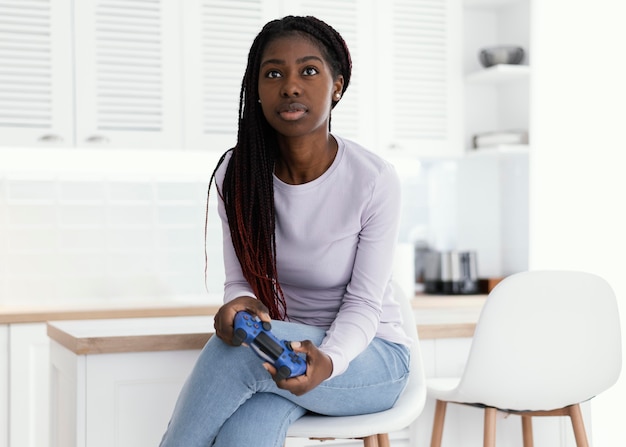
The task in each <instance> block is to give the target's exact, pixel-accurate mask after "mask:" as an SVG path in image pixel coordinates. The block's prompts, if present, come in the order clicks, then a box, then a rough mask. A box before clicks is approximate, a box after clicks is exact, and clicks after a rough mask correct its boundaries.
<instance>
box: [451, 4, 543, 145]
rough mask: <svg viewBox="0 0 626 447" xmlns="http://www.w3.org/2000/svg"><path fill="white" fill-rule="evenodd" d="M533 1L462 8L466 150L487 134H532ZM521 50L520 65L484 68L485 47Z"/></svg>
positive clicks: (467, 5)
mask: <svg viewBox="0 0 626 447" xmlns="http://www.w3.org/2000/svg"><path fill="white" fill-rule="evenodd" d="M529 3H530V2H529V0H465V1H464V3H463V6H464V8H463V18H464V20H463V46H464V47H463V73H464V78H465V97H464V101H465V132H464V145H465V148H466V150H467V151H469V150H471V148H472V137H473V136H474V135H476V134H480V133H486V132H502V131H507V130H518V129H523V130H528V124H529V118H528V114H529V100H528V97H529V81H530V78H531V67H530V64H529V61H530V56H531V54H530V51H529V41H530V39H529V30H530V27H529V16H530V4H529ZM498 45H517V46H521V47H522V48H523V49H524V52H525V56H524V60H523V61H522V63H521V64H520V65H508V64H499V65H495V66H492V67H488V68H484V67H483V66H482V65H481V64H480V62H479V58H478V54H479V52H480V50H481V49H482V48H485V47H491V46H498Z"/></svg>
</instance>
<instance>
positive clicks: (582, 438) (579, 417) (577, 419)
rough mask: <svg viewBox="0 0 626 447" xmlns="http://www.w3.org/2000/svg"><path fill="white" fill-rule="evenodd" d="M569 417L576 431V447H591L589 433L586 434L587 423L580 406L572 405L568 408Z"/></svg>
mask: <svg viewBox="0 0 626 447" xmlns="http://www.w3.org/2000/svg"><path fill="white" fill-rule="evenodd" d="M568 412H569V417H570V419H571V420H572V428H573V429H574V438H576V447H589V442H588V441H587V433H586V432H585V423H584V421H583V414H582V412H581V411H580V405H579V404H576V405H572V406H570V407H568Z"/></svg>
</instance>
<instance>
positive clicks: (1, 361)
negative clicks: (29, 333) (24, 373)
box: [0, 324, 11, 447]
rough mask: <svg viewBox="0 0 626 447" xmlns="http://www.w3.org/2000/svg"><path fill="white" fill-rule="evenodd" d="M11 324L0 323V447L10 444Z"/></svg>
mask: <svg viewBox="0 0 626 447" xmlns="http://www.w3.org/2000/svg"><path fill="white" fill-rule="evenodd" d="M10 395H11V393H10V391H9V326H8V325H7V324H0V447H8V446H9V396H10Z"/></svg>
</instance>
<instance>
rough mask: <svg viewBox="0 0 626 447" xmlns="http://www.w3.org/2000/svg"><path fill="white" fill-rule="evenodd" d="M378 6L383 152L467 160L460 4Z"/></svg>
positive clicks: (444, 0)
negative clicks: (464, 136) (460, 157)
mask: <svg viewBox="0 0 626 447" xmlns="http://www.w3.org/2000/svg"><path fill="white" fill-rule="evenodd" d="M377 5H378V7H379V9H378V11H377V13H376V17H377V23H378V26H380V30H382V32H381V33H380V36H379V38H378V44H379V48H378V51H377V53H376V55H377V61H376V64H377V73H378V83H377V87H378V88H377V89H376V92H377V94H378V96H377V98H373V99H376V100H377V101H376V102H374V104H373V107H375V108H376V109H377V110H378V115H377V119H378V122H377V125H378V126H379V131H380V144H381V146H382V147H383V149H384V150H385V152H388V154H389V156H392V157H393V156H413V157H415V156H417V157H451V156H454V157H456V156H460V155H462V154H463V147H462V92H463V90H462V74H461V60H460V59H461V17H462V16H461V11H462V8H461V2H460V0H418V1H415V0H391V1H389V2H379V3H377Z"/></svg>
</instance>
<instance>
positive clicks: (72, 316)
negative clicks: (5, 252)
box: [0, 300, 219, 324]
mask: <svg viewBox="0 0 626 447" xmlns="http://www.w3.org/2000/svg"><path fill="white" fill-rule="evenodd" d="M205 302H206V300H205ZM218 308H219V306H218V305H207V304H202V302H201V301H199V300H182V301H146V300H143V301H127V302H107V301H102V302H91V303H87V304H85V303H74V304H70V303H65V304H60V305H50V304H46V305H35V304H31V305H6V304H5V305H0V324H13V323H43V322H46V321H55V320H94V319H112V318H144V317H177V316H193V315H214V314H215V312H217V309H218Z"/></svg>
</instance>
